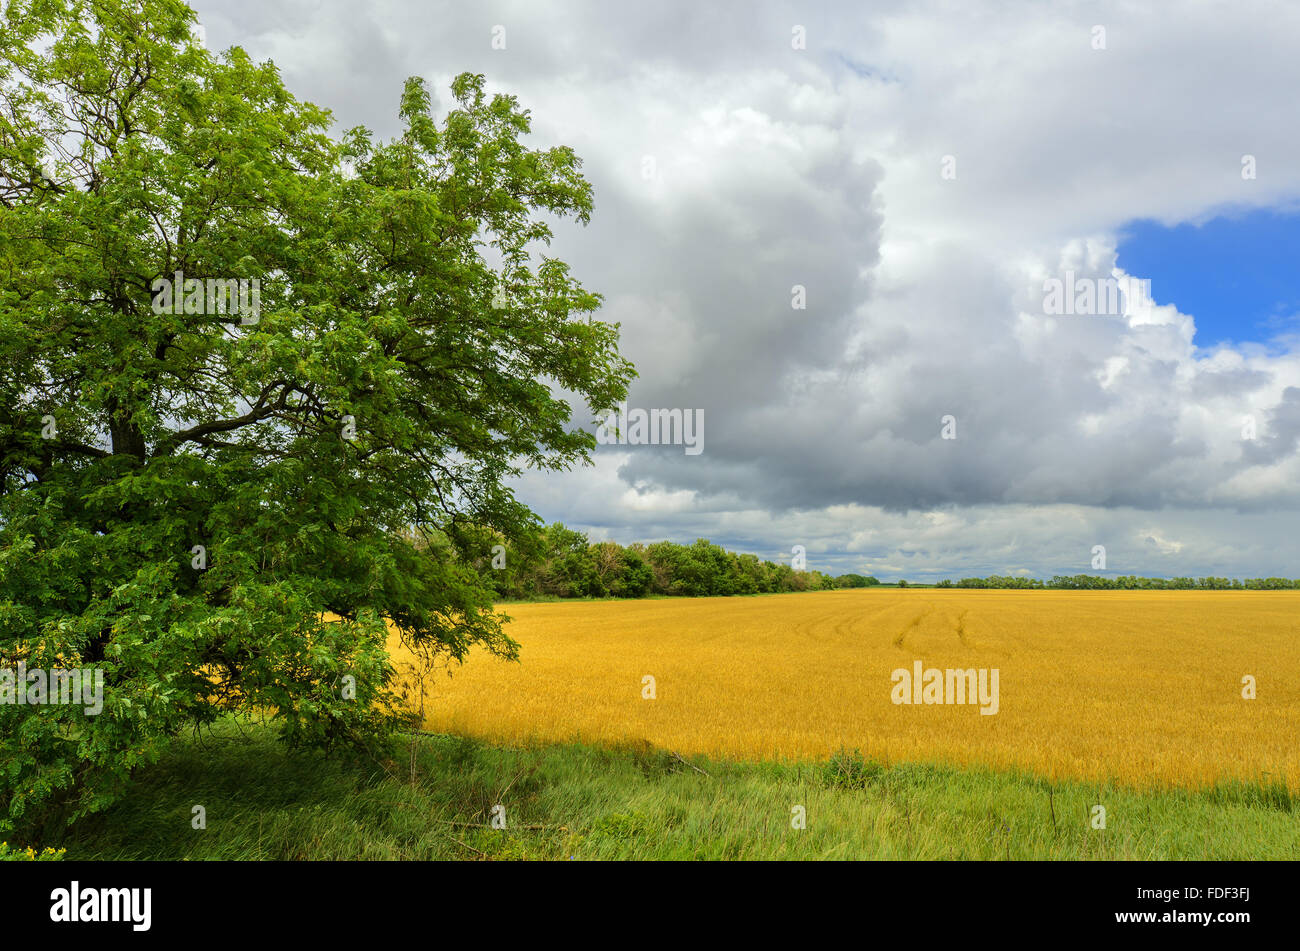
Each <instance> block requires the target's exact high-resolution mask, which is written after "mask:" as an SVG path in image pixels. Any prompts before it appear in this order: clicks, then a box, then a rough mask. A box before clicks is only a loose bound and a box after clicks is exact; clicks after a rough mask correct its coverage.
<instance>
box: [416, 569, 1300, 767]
mask: <svg viewBox="0 0 1300 951" xmlns="http://www.w3.org/2000/svg"><path fill="white" fill-rule="evenodd" d="M507 613H508V614H509V615H510V616H511V617H512V618H513V622H512V623H511V625H510V627H509V631H510V633H511V635H512V636H513V637H514V638H515V639H516V640H517V641H519V642H520V643H521V644H522V646H523V649H522V654H521V661H520V662H519V663H517V664H512V663H507V662H503V661H500V660H497V659H495V658H492V657H488V656H474V657H471V659H470V660H469V661H468V662H467V663H466V664H465V665H464V666H463V667H461V668H457V669H455V671H454V677H453V678H452V679H450V680H447V679H446V678H445V677H444V678H442V679H439V680H438V681H437V683H436V686H435V688H434V691H433V694H432V696H431V698H430V704H431V706H430V710H431V713H430V714H429V715H428V717H427V720H426V726H427V728H428V729H431V730H435V731H445V732H455V733H464V734H469V735H473V736H478V737H482V738H486V739H493V740H501V741H507V742H511V741H524V740H552V741H553V740H568V739H583V740H593V741H599V742H626V741H633V742H641V741H647V740H648V741H649V742H650V743H652V744H654V745H655V746H657V747H662V748H666V749H669V750H673V751H675V752H680V753H683V754H687V753H711V754H718V755H725V756H731V757H734V758H742V759H757V758H774V757H781V758H824V757H827V756H829V755H830V754H831V753H833V752H834V751H836V750H837V749H840V748H850V749H852V748H857V749H860V750H861V751H862V752H863V753H864V754H866V755H869V756H874V757H877V758H880V759H884V760H888V761H893V762H897V761H923V762H944V763H951V764H981V765H987V766H992V767H997V768H1003V767H1012V768H1024V769H1027V770H1030V771H1032V772H1034V773H1037V774H1040V775H1043V776H1047V777H1051V778H1067V777H1072V778H1085V779H1097V780H1105V779H1110V780H1116V781H1119V782H1121V783H1124V784H1132V785H1138V786H1151V785H1187V786H1200V785H1205V784H1208V783H1211V782H1214V781H1216V780H1219V779H1229V778H1239V779H1246V780H1257V781H1264V782H1267V783H1277V782H1285V783H1286V784H1287V785H1288V786H1290V787H1291V788H1292V789H1300V592H1194V591H1157V592H1128V591H1120V592H1092V591H1072V592H1057V591H996V590H988V591H985V590H956V591H953V590H950V591H941V590H930V589H913V590H897V589H875V590H872V589H866V590H847V591H827V592H817V593H806V594H790V595H773V596H765V597H754V598H704V599H686V598H681V599H671V600H651V601H595V602H559V603H544V604H523V605H511V606H509V607H508V609H507ZM401 659H402V658H401V657H400V656H398V657H395V660H399V661H400V660H401ZM916 661H921V662H922V664H923V666H924V667H925V668H939V669H941V670H942V669H948V668H952V669H981V668H983V669H989V670H992V669H996V670H997V671H998V694H999V696H998V704H997V706H998V712H997V713H996V714H993V715H983V714H981V713H980V707H979V706H978V705H973V704H969V703H968V704H925V703H920V704H903V703H895V702H894V699H895V698H896V697H897V691H898V688H897V687H896V686H895V683H894V682H893V681H892V679H891V674H892V672H893V671H895V670H896V669H900V668H901V669H906V670H908V671H909V672H910V671H911V670H912V669H913V665H914V663H915V662H916ZM1247 675H1249V676H1251V677H1253V678H1254V679H1255V683H1256V688H1255V689H1256V692H1257V695H1256V697H1255V698H1254V699H1245V698H1244V697H1243V695H1242V694H1243V683H1242V679H1243V677H1245V676H1247ZM646 677H653V678H654V681H653V693H654V698H653V699H647V696H646V695H647V694H648V693H649V692H650V691H649V689H648V687H647V681H646V680H645V678H646Z"/></svg>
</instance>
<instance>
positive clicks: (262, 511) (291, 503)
mask: <svg viewBox="0 0 1300 951" xmlns="http://www.w3.org/2000/svg"><path fill="white" fill-rule="evenodd" d="M194 23H195V16H194V13H193V11H192V10H191V9H190V8H189V7H187V6H186V5H184V4H183V3H180V2H175V0H10V2H9V3H7V5H6V6H5V8H4V13H3V25H2V26H0V401H2V402H3V412H2V413H0V667H10V668H12V667H14V666H15V665H16V664H17V663H20V662H21V663H25V664H26V665H27V666H28V667H29V668H36V667H41V668H56V667H59V668H68V667H74V668H75V667H81V666H95V667H98V668H101V669H102V670H103V671H104V672H105V678H106V696H105V702H104V707H103V710H102V712H100V713H99V714H98V715H94V716H90V715H86V714H84V713H83V711H82V709H81V708H80V707H76V706H65V707H54V706H45V707H41V708H33V707H25V706H16V705H3V706H0V764H3V765H0V822H3V823H12V822H16V821H18V820H20V819H21V818H23V817H27V818H31V817H32V816H34V815H35V814H36V813H37V812H39V810H41V809H42V808H45V807H46V806H49V805H50V804H60V803H61V804H63V805H66V806H68V807H69V808H68V809H67V813H68V815H69V816H70V817H72V816H75V815H79V814H82V813H84V812H86V811H88V810H91V809H94V808H97V807H98V806H100V805H102V804H104V803H105V802H107V801H109V800H111V798H112V797H113V796H114V795H115V793H116V791H117V790H119V789H120V788H121V785H122V783H123V781H124V780H125V777H126V775H127V774H128V772H129V770H130V768H131V767H132V766H133V765H134V764H135V763H137V762H140V761H142V760H145V759H148V758H151V757H152V756H153V755H154V754H155V752H156V750H157V748H158V743H159V741H160V740H161V738H163V737H165V736H168V735H170V734H173V733H175V732H176V731H178V730H179V729H181V728H183V727H185V726H187V725H190V724H194V723H205V722H209V721H211V720H213V719H215V718H216V717H218V716H220V715H221V714H222V713H223V712H225V711H229V710H232V709H239V710H256V711H259V712H261V713H263V714H266V715H268V716H270V717H271V718H272V719H274V720H275V721H276V722H278V723H279V724H280V725H281V727H282V730H283V732H284V735H285V736H286V737H287V738H288V739H289V740H291V741H294V742H304V743H312V744H320V745H330V744H334V743H337V742H341V741H347V742H365V741H366V739H367V738H368V737H374V736H377V735H382V732H383V729H384V726H385V723H387V722H388V719H389V715H390V713H391V708H392V696H391V682H392V669H391V667H390V665H389V662H388V659H387V653H386V651H385V649H384V646H385V640H386V637H387V631H386V621H391V622H392V624H393V625H395V627H396V629H397V631H399V632H400V635H401V637H403V638H404V639H406V640H407V641H408V642H410V643H413V644H420V645H423V646H424V647H426V648H429V647H432V648H434V649H437V650H440V651H443V652H445V653H446V654H447V655H449V656H452V657H455V658H462V657H464V655H465V653H466V652H467V651H468V650H469V649H470V648H471V647H472V646H474V645H482V646H484V647H486V648H487V649H489V650H491V651H494V652H496V653H498V654H500V655H502V656H505V657H512V656H514V655H515V653H516V651H517V645H516V644H515V643H514V642H513V641H511V640H510V638H509V637H507V636H506V635H505V634H504V633H503V631H502V627H501V621H502V617H501V616H500V615H499V614H497V613H495V612H494V611H493V609H492V598H493V592H492V591H491V589H490V587H489V586H488V585H487V584H485V583H484V581H483V580H482V578H481V577H480V576H479V574H478V573H477V572H475V571H474V569H473V567H472V565H471V563H470V562H471V560H472V558H474V557H476V556H477V555H478V554H479V553H480V550H481V546H482V545H483V544H484V542H485V539H487V538H489V537H492V536H495V535H498V534H499V535H503V536H506V537H514V536H516V535H518V534H520V533H526V532H527V531H529V530H531V529H532V528H534V527H535V525H536V523H537V520H536V517H535V516H534V515H533V514H532V513H531V512H530V511H529V510H528V508H527V507H526V506H524V505H523V504H521V503H520V502H519V501H518V500H517V499H515V498H514V496H513V494H512V493H511V491H510V490H509V488H508V480H509V479H510V477H511V476H513V475H515V474H517V473H518V472H520V471H521V470H522V469H523V468H526V467H539V468H548V469H563V468H567V467H570V466H573V465H575V464H580V463H583V462H585V461H588V460H589V458H590V456H589V454H590V452H591V450H592V449H593V448H594V446H595V438H594V435H593V434H592V432H591V431H589V425H590V423H589V421H586V420H576V421H575V420H574V419H573V409H574V405H575V404H576V405H582V404H585V407H584V410H586V409H589V410H590V411H591V413H592V416H593V420H592V422H594V417H595V416H597V415H599V414H601V413H603V412H605V411H608V410H610V409H612V408H613V406H615V405H616V404H617V403H618V402H619V401H620V400H622V399H624V398H625V396H626V389H627V385H628V383H629V381H630V380H631V378H632V377H633V375H634V374H633V370H632V367H631V365H630V364H629V363H628V362H627V361H625V360H624V359H622V358H621V357H620V356H619V354H618V350H617V338H618V331H617V327H616V326H614V325H609V324H606V323H603V322H601V321H599V320H595V319H592V317H591V314H592V313H593V312H594V311H595V310H596V309H597V308H598V306H599V303H600V298H599V296H598V295H596V294H594V293H592V292H590V291H588V290H586V289H584V288H583V286H582V285H581V284H580V283H579V282H578V281H577V280H576V279H575V278H574V277H573V276H572V275H571V274H570V272H569V269H568V267H567V266H566V265H565V264H564V262H562V261H559V260H556V259H554V258H551V257H547V256H545V255H544V254H542V253H541V252H540V250H539V249H541V248H543V247H544V246H545V244H546V243H547V242H548V240H549V238H550V236H551V230H550V223H551V222H554V221H555V220H557V219H561V218H565V217H569V218H572V219H575V220H576V221H578V222H581V223H586V222H587V220H588V217H589V215H590V214H591V211H592V190H591V187H590V185H589V184H588V183H587V182H586V180H585V179H584V178H583V176H582V174H581V171H580V167H581V162H580V160H579V158H578V157H577V156H576V155H575V154H574V153H573V152H572V151H571V150H570V149H568V148H563V147H556V148H531V147H529V146H528V145H527V144H526V141H525V139H526V138H527V136H528V133H529V131H530V117H529V113H528V112H527V111H526V110H525V109H523V108H521V107H520V105H519V103H518V102H517V101H516V99H515V98H514V97H511V96H508V95H489V94H488V92H487V91H486V89H485V80H484V77H482V76H478V75H469V74H466V75H461V76H459V77H457V78H456V80H455V81H454V83H453V84H452V87H451V99H452V102H451V103H450V106H451V108H450V109H449V110H448V111H446V112H445V114H443V115H441V118H439V116H438V113H437V110H436V109H435V107H434V104H433V102H432V98H431V96H430V93H429V91H428V90H427V88H426V87H425V84H424V83H423V82H422V81H421V80H419V79H411V80H409V81H408V82H407V83H406V85H405V88H404V89H403V90H402V91H401V95H400V99H399V100H398V102H397V103H396V105H397V109H398V113H399V115H400V118H401V123H402V126H401V132H400V134H399V135H398V136H397V137H396V138H395V139H393V140H391V141H384V142H380V141H376V139H375V137H374V136H373V135H372V133H371V132H369V131H368V130H367V129H364V128H357V129H352V130H348V131H346V132H344V133H341V134H336V135H332V134H331V121H332V120H331V116H330V114H329V113H328V112H327V111H326V110H324V109H321V108H318V107H316V106H314V105H311V104H309V103H305V102H301V101H299V100H298V99H296V98H295V97H294V96H293V95H292V94H291V93H290V92H289V91H288V90H287V89H286V88H285V86H284V84H283V83H282V81H281V79H280V77H279V75H278V73H277V71H276V68H275V67H274V65H273V64H270V63H255V62H252V61H251V60H250V58H249V57H248V56H247V55H246V54H245V53H244V52H243V51H241V50H240V49H238V48H235V49H231V50H228V51H226V52H225V53H223V54H221V55H213V54H212V53H210V52H208V51H207V50H205V49H204V48H203V47H202V45H201V44H199V43H198V42H197V41H196V40H195V38H194V29H193V27H194ZM169 282H170V283H169ZM227 289H228V290H229V291H230V294H229V295H226V296H224V297H223V299H222V300H221V301H219V302H218V301H217V300H216V297H218V296H222V295H223V294H224V291H225V290H227ZM236 289H238V290H239V293H238V294H236ZM214 291H215V294H214ZM250 292H251V293H250ZM236 301H237V302H238V305H236V303H235V302H236ZM250 303H251V304H253V305H254V306H251V307H250V306H247V305H249V304H250ZM349 685H350V686H352V687H353V689H351V690H348V689H343V688H344V687H346V686H349ZM6 816H7V817H8V818H7V819H6V818H5V817H6Z"/></svg>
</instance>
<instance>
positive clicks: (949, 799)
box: [40, 723, 1300, 860]
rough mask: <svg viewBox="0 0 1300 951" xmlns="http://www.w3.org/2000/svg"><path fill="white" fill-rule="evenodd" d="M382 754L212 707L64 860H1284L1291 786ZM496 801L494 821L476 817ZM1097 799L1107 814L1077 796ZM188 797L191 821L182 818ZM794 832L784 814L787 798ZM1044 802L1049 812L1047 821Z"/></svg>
mask: <svg viewBox="0 0 1300 951" xmlns="http://www.w3.org/2000/svg"><path fill="white" fill-rule="evenodd" d="M403 743H404V744H411V743H413V744H414V751H415V769H414V773H413V774H412V771H411V759H410V752H411V750H410V746H409V745H406V746H405V748H404V749H403V750H401V751H400V752H399V754H398V755H397V756H396V758H395V759H394V760H393V761H389V762H387V763H380V762H376V761H373V760H365V759H349V758H347V757H341V758H340V757H334V758H330V757H325V756H322V755H319V754H295V753H291V752H289V751H287V750H285V749H283V748H282V747H281V746H280V745H279V744H278V743H277V742H276V741H275V740H274V738H273V737H272V736H271V734H270V733H269V731H267V730H265V729H263V728H260V727H250V726H238V725H236V724H233V723H226V724H223V725H222V726H220V727H219V728H218V729H217V730H216V732H215V733H213V734H211V735H207V736H205V737H203V738H191V737H186V738H181V739H177V740H176V741H174V743H173V744H172V746H171V747H170V749H169V750H168V752H167V754H166V755H165V756H164V758H163V759H162V760H161V761H160V762H159V763H158V764H156V765H155V766H152V767H149V768H147V769H144V770H141V771H140V773H139V774H138V776H137V777H136V779H135V780H134V782H133V784H132V787H131V789H130V791H129V793H128V795H127V796H126V798H125V799H124V800H122V801H121V802H120V803H118V804H117V805H116V806H115V807H114V808H113V809H111V810H109V811H108V812H105V813H102V814H100V815H96V816H92V817H90V818H88V819H86V820H83V821H82V822H80V823H79V824H78V825H76V826H75V827H74V828H73V829H72V830H70V832H69V833H68V834H66V835H65V836H63V837H62V840H61V841H55V842H50V841H47V842H42V843H40V845H43V846H63V847H66V848H67V858H69V859H475V860H477V859H482V858H486V857H490V858H495V859H569V858H574V859H1008V858H1009V859H1265V858H1269V859H1295V858H1297V857H1300V821H1297V820H1300V798H1297V797H1295V796H1293V795H1290V794H1288V792H1287V791H1286V790H1285V788H1272V787H1266V786H1255V785H1250V784H1233V785H1224V786H1218V787H1215V788H1213V789H1210V790H1204V791H1199V792H1191V791H1182V790H1172V791H1154V792H1153V791H1139V790H1126V789H1123V788H1120V787H1115V786H1110V787H1106V786H1103V787H1097V786H1095V785H1090V784H1084V783H1050V784H1049V783H1047V782H1046V781H1044V780H1042V779H1038V778H1034V777H1032V776H1025V775H1017V774H1011V773H996V772H987V771H980V770H970V769H956V768H949V767H944V766H933V765H907V764H901V765H893V766H884V765H882V764H879V763H874V762H871V761H869V760H865V759H863V758H862V757H860V756H858V755H856V754H853V753H842V754H838V755H837V756H836V757H834V758H833V759H832V760H831V761H830V762H828V763H759V764H740V763H729V762H724V761H718V760H708V759H704V758H694V759H691V760H689V761H687V760H682V759H680V758H678V757H676V756H675V755H673V754H671V753H669V752H667V751H663V750H656V749H653V748H651V747H649V746H645V747H624V748H618V749H607V748H600V747H592V746H583V745H576V744H572V745H551V746H538V747H534V748H526V749H508V748H502V747H498V746H490V745H486V744H481V743H478V742H475V741H473V740H470V739H465V738H460V737H450V736H432V735H425V736H419V737H413V738H410V739H409V740H404V741H403ZM497 803H502V804H504V806H505V809H506V814H505V819H506V828H505V829H504V830H498V829H492V828H490V827H489V820H490V814H491V810H492V807H493V806H494V805H495V804H497ZM1095 803H1101V804H1103V805H1104V806H1105V807H1106V811H1107V828H1106V829H1105V830H1094V829H1092V828H1091V825H1090V823H1089V821H1088V811H1089V809H1090V807H1091V806H1092V805H1093V804H1095ZM195 805H202V806H203V807H204V808H205V809H206V814H207V828H206V829H203V830H196V829H194V828H192V826H191V817H192V808H193V807H194V806H195ZM794 805H802V806H804V807H805V809H806V811H807V828H806V829H804V830H796V829H793V828H791V822H790V818H791V807H792V806H794ZM1053 813H1054V814H1055V821H1053Z"/></svg>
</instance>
